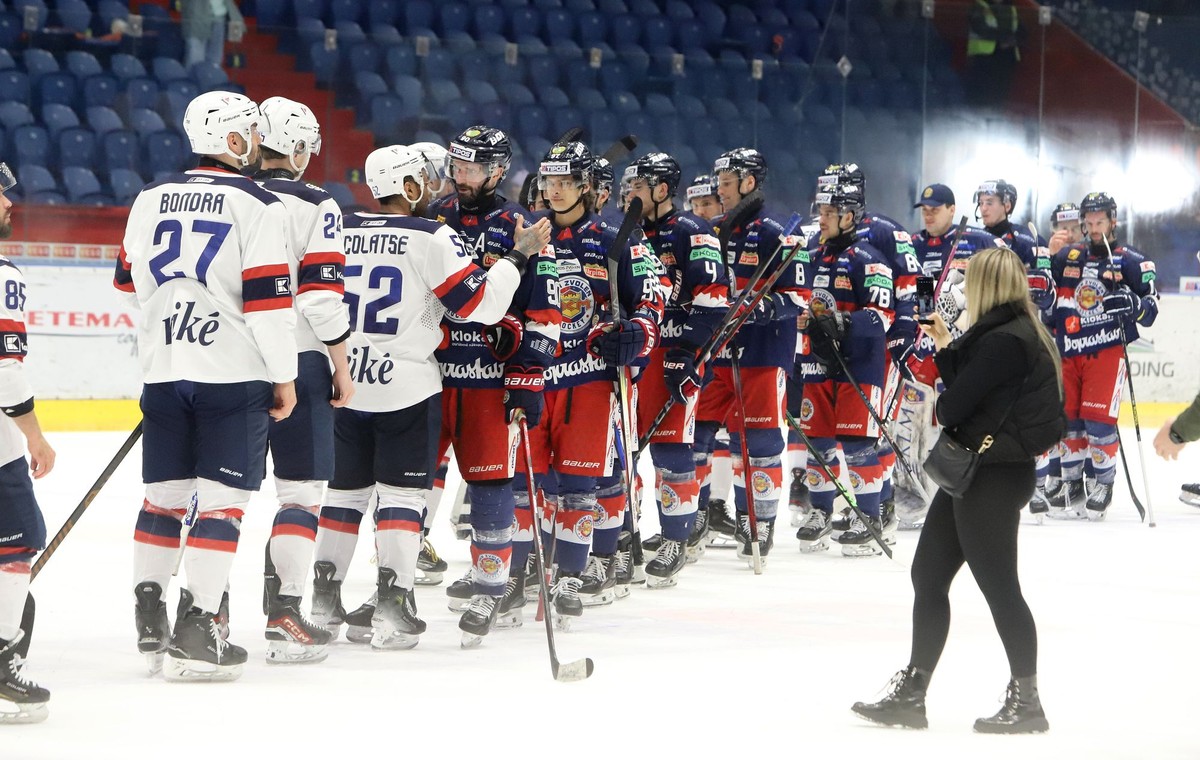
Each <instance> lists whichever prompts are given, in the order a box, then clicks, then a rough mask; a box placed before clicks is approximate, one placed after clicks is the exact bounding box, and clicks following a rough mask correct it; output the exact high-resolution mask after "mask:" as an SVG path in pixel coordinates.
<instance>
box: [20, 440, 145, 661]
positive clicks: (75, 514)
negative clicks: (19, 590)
mask: <svg viewBox="0 0 1200 760" xmlns="http://www.w3.org/2000/svg"><path fill="white" fill-rule="evenodd" d="M141 437H142V423H141V420H139V421H138V424H137V426H135V427H134V428H133V430H132V431H131V432H130V433H129V437H128V438H126V439H125V443H123V444H121V448H120V449H118V450H117V453H116V454H114V455H113V458H112V460H111V461H109V463H108V466H107V467H105V468H104V471H103V472H101V473H100V477H98V478H96V482H95V483H93V484H92V487H91V488H90V489H88V492H87V493H86V494H84V496H83V500H82V501H80V502H79V506H77V507H75V509H74V511H72V512H71V514H70V515H69V516H68V517H67V520H66V522H64V523H63V526H62V527H61V528H59V529H58V532H57V533H55V534H54V538H52V539H50V542H49V543H48V544H46V548H45V549H44V550H42V553H41V555H40V556H39V557H38V558H37V561H36V562H34V563H33V567H32V568H30V570H29V582H30V583H32V582H33V579H34V578H36V577H37V576H38V573H40V572H41V571H42V568H43V567H45V566H46V563H47V562H49V561H50V558H51V557H53V556H54V552H56V551H58V547H59V546H60V545H61V544H62V542H63V541H64V540H65V539H66V537H67V534H68V533H70V532H71V530H72V529H73V528H74V527H75V523H77V522H79V519H80V518H81V517H83V513H84V512H85V511H87V508H88V507H89V506H91V504H92V501H94V500H95V498H96V497H97V496H98V495H99V494H100V489H102V488H104V485H105V484H106V483H108V479H109V478H111V477H112V474H113V473H114V472H116V471H117V468H118V467H120V466H121V462H123V461H125V456H126V455H127V454H129V451H130V449H132V448H133V446H134V444H135V443H137V442H138V439H139V438H141ZM36 607H37V605H36V604H35V602H34V601H33V594H32V593H29V594H26V596H25V609H24V611H23V612H22V613H21V629H22V630H23V631H25V638H24V639H22V640H21V642H20V643H19V644H18V645H17V648H18V649H19V650H20V654H21V656H22V657H24V656H26V655H27V654H28V653H29V643H30V642H31V641H32V640H33V620H34V616H35V615H36V614H37V610H36Z"/></svg>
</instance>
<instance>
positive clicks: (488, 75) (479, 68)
mask: <svg viewBox="0 0 1200 760" xmlns="http://www.w3.org/2000/svg"><path fill="white" fill-rule="evenodd" d="M454 63H455V68H456V73H455V76H456V77H458V78H459V79H461V80H462V81H464V82H467V81H472V80H475V79H482V80H487V81H489V82H495V80H496V78H497V77H496V71H495V69H498V68H499V67H500V66H502V65H503V58H497V57H496V56H494V55H492V54H491V53H488V52H487V51H484V50H472V51H470V52H469V53H463V54H461V55H457V56H455V61H454Z"/></svg>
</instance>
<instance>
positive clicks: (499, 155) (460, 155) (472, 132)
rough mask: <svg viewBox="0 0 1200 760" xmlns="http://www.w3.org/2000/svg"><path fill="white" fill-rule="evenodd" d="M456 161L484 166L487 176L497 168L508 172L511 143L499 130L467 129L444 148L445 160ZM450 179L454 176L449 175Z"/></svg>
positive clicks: (482, 126)
mask: <svg viewBox="0 0 1200 760" xmlns="http://www.w3.org/2000/svg"><path fill="white" fill-rule="evenodd" d="M452 159H458V160H459V161H467V162H469V163H472V164H485V165H486V166H487V172H488V174H491V172H492V170H493V169H494V168H495V167H497V166H499V167H502V168H503V169H504V171H505V172H506V173H507V172H508V165H509V163H510V162H511V161H512V143H510V142H509V140H508V135H506V134H504V132H502V131H501V130H499V129H496V128H494V127H487V126H484V125H482V124H477V125H475V126H473V127H467V128H466V129H464V130H463V131H462V134H460V135H459V136H458V137H455V138H454V139H453V140H451V141H450V145H449V147H447V148H446V160H447V161H450V160H452ZM450 176H451V177H453V176H454V175H453V174H451V175H450Z"/></svg>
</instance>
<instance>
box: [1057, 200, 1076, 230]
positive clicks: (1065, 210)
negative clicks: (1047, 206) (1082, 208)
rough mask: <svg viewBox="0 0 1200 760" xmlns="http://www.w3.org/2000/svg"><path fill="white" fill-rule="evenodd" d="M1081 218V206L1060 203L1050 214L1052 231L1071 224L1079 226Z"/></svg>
mask: <svg viewBox="0 0 1200 760" xmlns="http://www.w3.org/2000/svg"><path fill="white" fill-rule="evenodd" d="M1079 217H1080V213H1079V206H1076V205H1075V204H1074V203H1060V204H1058V205H1057V206H1055V207H1054V210H1053V211H1051V212H1050V229H1054V228H1055V227H1057V226H1058V225H1060V224H1067V223H1069V222H1074V223H1075V224H1079Z"/></svg>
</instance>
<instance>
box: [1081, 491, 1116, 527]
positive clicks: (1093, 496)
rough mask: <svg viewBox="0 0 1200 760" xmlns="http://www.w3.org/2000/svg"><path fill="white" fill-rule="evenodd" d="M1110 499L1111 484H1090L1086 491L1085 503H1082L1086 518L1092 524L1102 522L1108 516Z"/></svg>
mask: <svg viewBox="0 0 1200 760" xmlns="http://www.w3.org/2000/svg"><path fill="white" fill-rule="evenodd" d="M1112 498H1113V484H1112V483H1093V484H1091V488H1089V489H1088V498H1087V502H1085V503H1084V508H1085V509H1086V510H1087V518H1088V519H1089V520H1091V521H1092V522H1100V521H1102V520H1103V519H1104V518H1105V517H1107V516H1108V505H1110V504H1112Z"/></svg>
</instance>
